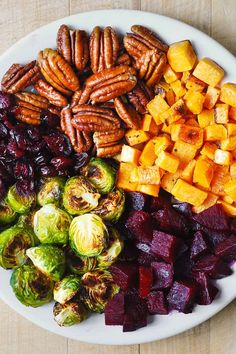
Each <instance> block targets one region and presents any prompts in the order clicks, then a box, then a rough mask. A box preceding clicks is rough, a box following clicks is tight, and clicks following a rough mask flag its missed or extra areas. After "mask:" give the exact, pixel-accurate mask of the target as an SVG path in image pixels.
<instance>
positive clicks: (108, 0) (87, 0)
mask: <svg viewBox="0 0 236 354" xmlns="http://www.w3.org/2000/svg"><path fill="white" fill-rule="evenodd" d="M91 5H92V6H91ZM102 9H104V10H105V9H134V10H139V9H140V0H116V1H114V0H102V1H101V0H99V1H91V0H80V1H77V0H70V12H71V14H75V13H77V12H84V11H91V10H102Z"/></svg>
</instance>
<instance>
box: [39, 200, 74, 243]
mask: <svg viewBox="0 0 236 354" xmlns="http://www.w3.org/2000/svg"><path fill="white" fill-rule="evenodd" d="M71 220H72V218H71V216H70V215H69V214H68V213H67V212H66V211H64V210H62V209H60V208H58V207H57V206H56V205H54V204H47V205H44V206H43V207H42V208H40V209H39V210H38V211H37V212H36V213H35V215H34V232H35V234H36V236H37V237H38V239H39V240H40V242H41V243H47V244H48V243H50V244H51V243H53V244H60V245H65V244H67V242H68V232H69V227H70V223H71Z"/></svg>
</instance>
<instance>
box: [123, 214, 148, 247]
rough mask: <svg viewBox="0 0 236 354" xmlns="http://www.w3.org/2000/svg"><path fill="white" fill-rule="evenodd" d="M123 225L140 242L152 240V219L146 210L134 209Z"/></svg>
mask: <svg viewBox="0 0 236 354" xmlns="http://www.w3.org/2000/svg"><path fill="white" fill-rule="evenodd" d="M125 226H126V228H127V229H128V231H129V232H130V233H131V234H132V235H133V236H134V238H135V239H136V240H138V241H140V242H150V241H151V240H152V232H153V227H152V219H151V215H150V214H148V213H147V212H145V211H135V212H133V213H131V215H130V216H129V218H128V220H127V221H126V224H125Z"/></svg>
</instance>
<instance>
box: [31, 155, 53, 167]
mask: <svg viewBox="0 0 236 354" xmlns="http://www.w3.org/2000/svg"><path fill="white" fill-rule="evenodd" d="M33 161H34V163H35V164H36V165H37V166H43V165H46V164H47V163H48V162H49V156H48V154H47V153H45V152H44V153H43V152H41V153H40V154H38V155H36V156H35V158H34V159H33Z"/></svg>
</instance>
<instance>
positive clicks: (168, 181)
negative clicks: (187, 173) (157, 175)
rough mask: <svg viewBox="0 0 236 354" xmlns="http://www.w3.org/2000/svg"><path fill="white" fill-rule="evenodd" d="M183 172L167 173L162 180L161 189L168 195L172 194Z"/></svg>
mask: <svg viewBox="0 0 236 354" xmlns="http://www.w3.org/2000/svg"><path fill="white" fill-rule="evenodd" d="M181 174H182V170H181V169H178V170H177V171H176V172H175V173H170V172H166V173H165V174H164V175H163V177H162V179H161V187H162V188H163V189H164V190H165V191H166V192H168V193H171V191H172V188H173V187H174V185H175V183H176V182H177V180H178V179H179V178H180V176H181Z"/></svg>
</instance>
